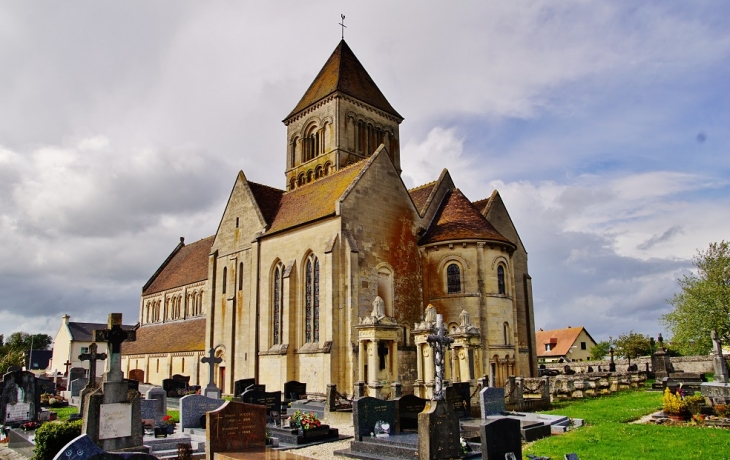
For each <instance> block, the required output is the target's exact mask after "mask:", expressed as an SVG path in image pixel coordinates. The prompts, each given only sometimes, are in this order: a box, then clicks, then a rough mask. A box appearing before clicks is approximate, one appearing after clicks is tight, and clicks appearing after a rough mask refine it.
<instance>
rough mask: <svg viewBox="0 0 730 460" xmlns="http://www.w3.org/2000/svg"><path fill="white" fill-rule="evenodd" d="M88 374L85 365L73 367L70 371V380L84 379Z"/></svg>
mask: <svg viewBox="0 0 730 460" xmlns="http://www.w3.org/2000/svg"><path fill="white" fill-rule="evenodd" d="M86 374H87V372H86V369H84V368H83V367H72V368H71V370H70V371H69V376H68V381H69V382H73V381H74V380H78V379H84V378H86ZM69 385H70V383H69Z"/></svg>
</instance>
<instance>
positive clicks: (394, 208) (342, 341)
mask: <svg viewBox="0 0 730 460" xmlns="http://www.w3.org/2000/svg"><path fill="white" fill-rule="evenodd" d="M402 121H403V117H401V115H400V114H399V113H398V112H397V111H396V110H395V109H394V108H393V107H392V106H391V105H390V103H389V102H388V100H387V99H386V98H385V96H384V95H383V94H382V92H381V91H380V90H379V89H378V87H377V86H376V84H375V82H374V81H373V80H372V78H371V77H370V75H368V73H367V72H366V70H365V69H364V67H363V66H362V64H361V63H360V62H359V60H358V59H357V58H356V57H355V55H354V54H353V52H352V51H351V50H350V48H349V47H348V45H347V44H346V43H345V42H344V41H341V42H340V43H339V45H338V46H337V48H336V49H335V50H334V52H333V53H332V55H331V56H330V58H329V59H328V60H327V62H326V63H325V65H324V67H323V68H322V69H321V70H320V72H319V74H318V75H317V76H316V78H315V79H314V81H313V82H312V84H311V85H310V87H309V89H307V91H306V92H305V93H304V96H303V97H302V99H301V100H300V101H299V103H298V104H296V106H295V107H294V109H293V110H292V111H291V113H289V114H288V115H287V116H286V118H285V119H284V124H285V125H286V127H287V142H286V146H287V147H286V151H282V152H281V154H282V155H285V157H286V167H285V171H284V175H285V182H284V187H283V188H281V189H279V188H273V187H269V186H266V185H262V184H258V183H255V182H251V181H249V180H248V179H247V177H246V176H245V175H244V173H243V172H239V173H238V175H237V176H236V179H235V182H234V184H233V188H232V190H231V194H230V197H229V199H228V203H227V205H226V208H225V211H224V213H223V216H222V217H221V220H220V223H219V225H218V229H217V230H216V233H215V235H214V236H212V237H209V238H206V239H204V240H201V241H199V242H196V243H193V244H191V245H187V246H186V245H185V244H184V243H182V242H181V244H180V245H179V246H178V248H176V251H174V252H173V254H171V256H170V257H169V258H168V260H166V261H165V263H163V265H162V266H161V267H160V269H158V271H157V272H156V273H155V274H154V275H153V277H152V278H151V279H150V281H149V282H148V284H147V285H146V286H145V288H144V290H143V294H142V300H141V303H140V317H139V319H140V323H141V324H142V326H141V327H140V329H139V330H138V332H137V337H138V340H137V342H136V343H134V344H125V345H124V350H123V353H124V363H123V364H124V368H125V370H126V372H127V373H128V374H131V373H135V372H136V375H140V372H144V373H145V374H144V375H145V377H144V380H146V381H150V382H152V383H157V382H156V380H157V379H159V378H166V377H168V376H169V375H171V374H173V373H182V374H187V375H191V382H192V383H195V382H199V383H201V384H203V385H204V384H205V383H207V372H206V369H202V367H201V366H200V365H199V364H197V363H195V364H194V363H193V362H192V361H194V360H196V359H197V361H198V362H199V356H200V355H202V353H204V352H205V351H207V350H208V349H209V348H213V349H215V353H216V355H217V356H218V357H220V358H222V360H223V361H222V362H221V363H220V364H218V365H217V369H216V372H215V376H216V384H217V385H218V386H219V387H220V388H221V389H222V390H223V392H224V393H227V394H230V393H232V391H233V382H234V381H236V380H238V379H242V378H251V377H254V378H256V379H257V380H258V382H259V383H263V384H266V387H267V389H269V390H271V389H274V390H275V389H281V388H282V387H283V384H284V382H286V381H289V380H299V381H302V382H306V383H307V384H308V387H307V388H308V390H309V391H313V392H324V391H325V388H326V385H327V384H328V383H335V384H337V388H338V390H339V391H340V392H347V393H350V392H352V391H353V388H354V387H355V385H356V384H357V382H365V386H366V389H367V392H368V393H369V394H372V395H380V396H385V395H387V394H389V392H390V388H391V384H393V383H396V382H397V383H400V384H401V385H402V387H403V391H404V392H406V393H409V392H411V391H413V392H415V393H416V394H419V395H423V396H428V395H430V391H431V385H432V381H433V357H432V354H431V353H430V350H429V345H428V344H427V342H426V336H427V335H428V334H430V333H433V331H434V330H435V329H434V326H435V322H436V315H437V314H438V315H442V317H443V322H444V324H445V325H446V327H447V330H448V332H449V334H450V335H451V336H452V337H453V338H454V339H455V342H454V344H453V346H452V350H451V351H450V354H449V356H448V359H449V365H448V366H447V377H448V378H449V379H450V380H452V381H461V382H464V381H470V382H472V383H473V384H474V383H475V382H476V379H477V378H479V377H481V376H483V375H489V376H490V381H492V382H493V383H494V384H496V385H498V386H502V385H504V382H505V379H506V378H507V377H508V376H509V375H522V376H531V375H535V374H536V349H535V333H534V320H533V305H532V287H531V278H530V275H529V274H528V268H527V252H526V250H525V248H524V246H523V245H522V241H521V240H520V237H519V235H518V233H517V230H516V229H515V227H514V225H513V223H512V220H511V219H510V217H509V214H508V212H507V210H506V208H505V205H504V203H503V202H502V199H501V197H500V195H499V193H498V192H497V191H494V192H493V193H491V195H490V196H489V197H488V198H486V199H482V200H479V201H471V200H470V199H469V198H467V197H466V196H465V195H464V194H463V193H462V192H461V191H460V190H459V189H458V188H456V186H455V184H454V181H453V180H452V178H451V176H450V175H449V172H448V171H447V170H446V169H444V170H443V172H442V173H441V175H440V176H439V177H438V178H437V179H436V180H435V181H434V182H430V183H428V184H424V185H421V186H419V187H416V188H414V189H411V190H408V189H407V188H406V186H405V185H404V183H403V181H402V180H401V177H400V174H401V161H400V154H401V152H400V135H399V125H400V123H401V122H402ZM202 267H205V269H206V270H205V273H203V272H202ZM203 318H204V320H203ZM203 323H204V324H205V330H204V332H203V331H202V326H201V324H203ZM165 327H168V328H171V329H170V330H169V331H168V332H166V333H165V336H166V338H165V339H160V338H159V336H160V333H161V332H162V331H163V328H165ZM145 331H148V332H145ZM193 334H197V336H196V337H195V338H193V336H192V335H193ZM181 336H186V337H188V338H186V339H183V338H182V337H181ZM176 341H177V342H181V343H180V344H177V345H176V344H175V343H173V342H176ZM183 342H184V343H183ZM193 342H194V343H193ZM192 348H195V349H194V350H193V349H192ZM186 357H191V358H190V360H189V361H186ZM160 360H162V362H163V366H162V371H160V367H159V363H160Z"/></svg>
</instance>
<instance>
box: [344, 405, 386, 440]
mask: <svg viewBox="0 0 730 460" xmlns="http://www.w3.org/2000/svg"><path fill="white" fill-rule="evenodd" d="M352 420H353V424H354V431H355V439H356V440H357V441H362V439H363V437H367V436H370V433H372V432H374V431H375V423H376V422H378V421H383V422H386V423H389V424H390V426H392V427H395V426H397V414H396V403H395V401H384V400H382V399H378V398H373V397H371V396H367V397H365V398H360V399H356V400H355V401H353V403H352Z"/></svg>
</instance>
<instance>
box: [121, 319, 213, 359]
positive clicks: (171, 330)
mask: <svg viewBox="0 0 730 460" xmlns="http://www.w3.org/2000/svg"><path fill="white" fill-rule="evenodd" d="M201 350H205V317H201V318H194V319H185V320H182V321H175V322H171V323H153V324H145V325H144V326H142V327H140V328H139V329H137V340H136V341H134V342H123V343H122V354H123V355H141V354H148V353H172V352H179V351H201Z"/></svg>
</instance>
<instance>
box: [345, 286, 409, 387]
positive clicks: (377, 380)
mask: <svg viewBox="0 0 730 460" xmlns="http://www.w3.org/2000/svg"><path fill="white" fill-rule="evenodd" d="M355 329H357V335H358V343H359V350H358V379H359V381H360V382H366V384H367V392H366V393H367V396H372V397H374V398H381V399H382V398H383V397H384V396H385V394H384V391H383V388H387V384H388V383H390V384H391V385H392V384H396V383H399V382H398V334H399V333H400V329H401V327H400V325H399V324H398V323H397V322H396V320H395V319H393V318H391V317H388V316H385V305H384V302H383V299H381V298H380V297H375V300H374V301H373V310H372V313H371V314H370V315H369V316H366V317H364V318H362V317H361V318H358V325H357V326H355Z"/></svg>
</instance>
